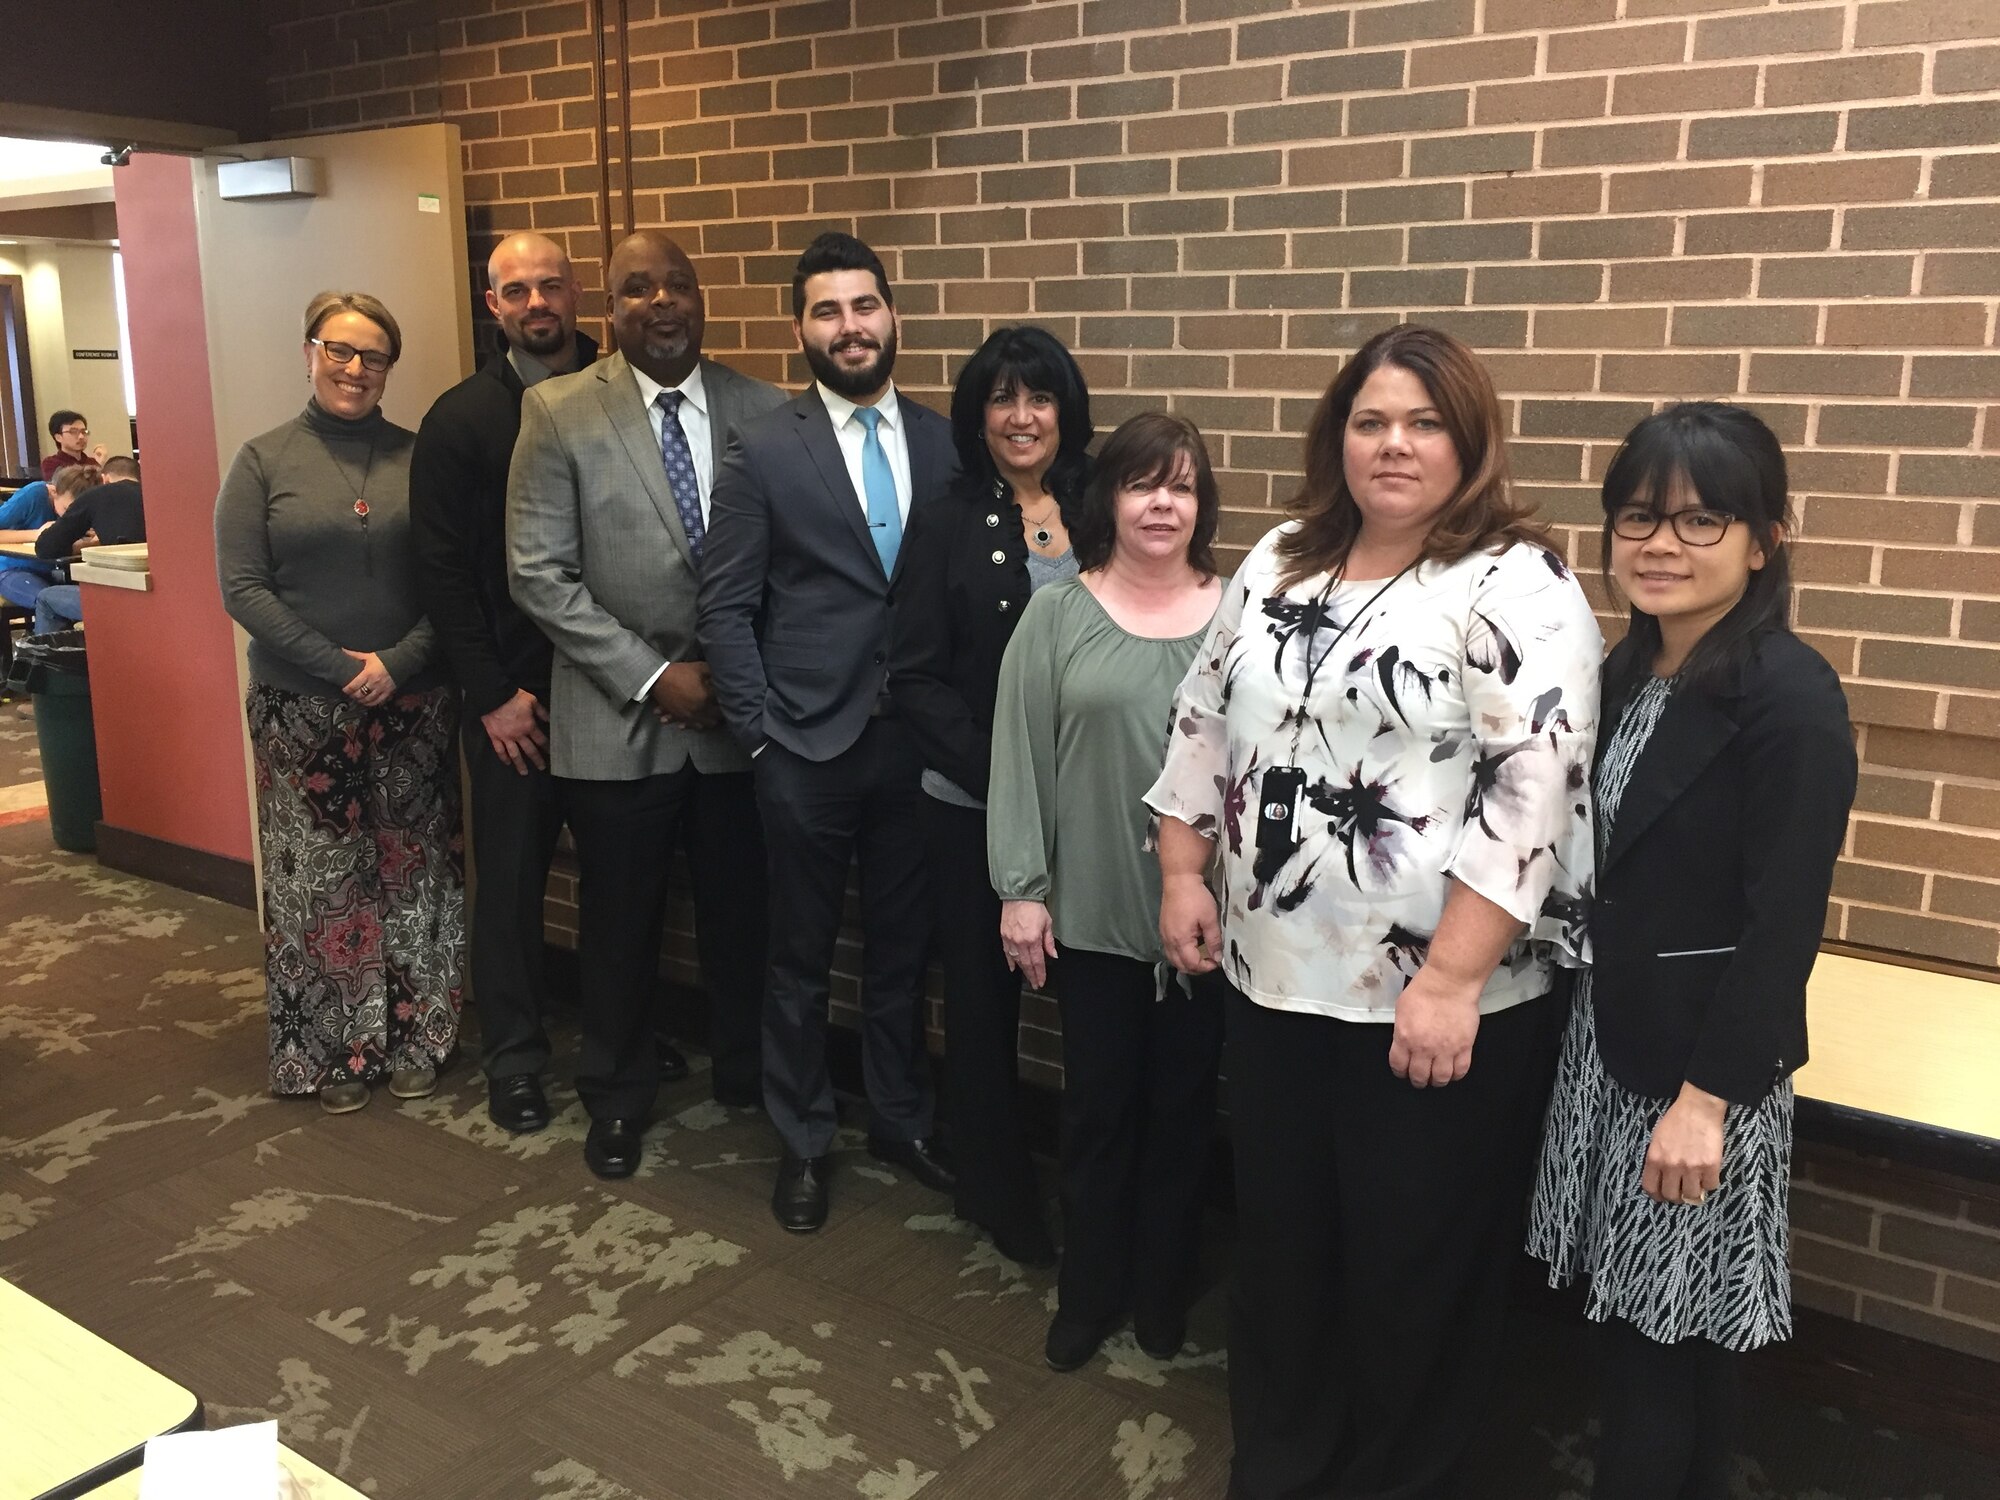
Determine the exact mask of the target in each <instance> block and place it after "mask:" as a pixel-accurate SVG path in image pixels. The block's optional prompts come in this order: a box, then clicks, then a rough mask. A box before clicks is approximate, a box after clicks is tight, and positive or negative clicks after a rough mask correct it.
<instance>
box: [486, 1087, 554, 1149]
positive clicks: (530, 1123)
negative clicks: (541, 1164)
mask: <svg viewBox="0 0 2000 1500" xmlns="http://www.w3.org/2000/svg"><path fill="white" fill-rule="evenodd" d="M486 1113H487V1114H489V1115H491V1116H492V1117H493V1123H494V1124H495V1125H498V1126H499V1127H500V1128H501V1129H502V1130H509V1131H512V1132H513V1133H514V1134H515V1135H531V1134H533V1133H534V1132H535V1131H537V1130H541V1129H543V1128H544V1127H546V1126H547V1125H548V1123H549V1101H548V1097H547V1096H546V1095H545V1094H543V1093H542V1080H541V1079H539V1078H537V1077H536V1076H535V1075H534V1074H533V1073H514V1074H510V1075H509V1076H508V1077H506V1078H489V1079H487V1080H486Z"/></svg>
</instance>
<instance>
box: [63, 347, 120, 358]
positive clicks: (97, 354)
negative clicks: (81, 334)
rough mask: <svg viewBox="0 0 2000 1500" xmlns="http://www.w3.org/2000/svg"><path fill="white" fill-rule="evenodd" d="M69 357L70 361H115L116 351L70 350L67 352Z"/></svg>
mask: <svg viewBox="0 0 2000 1500" xmlns="http://www.w3.org/2000/svg"><path fill="white" fill-rule="evenodd" d="M69 357H70V358H71V359H116V358H117V357H118V351H117V350H116V349H72V350H70V351H69Z"/></svg>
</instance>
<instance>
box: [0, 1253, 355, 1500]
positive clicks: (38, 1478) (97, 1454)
mask: <svg viewBox="0 0 2000 1500" xmlns="http://www.w3.org/2000/svg"><path fill="white" fill-rule="evenodd" d="M0 1411H4V1412H6V1413H7V1422H6V1429H7V1440H6V1441H5V1442H4V1443H0V1495H6V1496H9V1497H13V1496H22V1497H33V1496H41V1495H47V1494H49V1493H51V1492H57V1493H62V1494H81V1493H83V1492H82V1491H78V1490H73V1489H70V1488H69V1485H70V1484H71V1483H72V1482H73V1481H75V1480H77V1479H79V1478H81V1477H82V1476H83V1475H85V1474H89V1473H91V1472H92V1471H93V1470H95V1469H97V1468H98V1467H99V1466H101V1465H107V1464H117V1463H120V1462H124V1461H126V1460H128V1459H129V1463H130V1464H131V1465H136V1464H137V1463H138V1462H139V1457H140V1450H141V1449H142V1448H143V1447H144V1445H145V1442H146V1439H148V1438H151V1437H158V1436H159V1435H160V1434H161V1433H163V1432H174V1431H177V1430H180V1429H182V1428H186V1427H198V1426H200V1425H201V1403H200V1402H199V1401H197V1400H196V1399H195V1397H194V1393H193V1392H191V1391H189V1390H187V1389H186V1388H185V1387H183V1386H179V1385H176V1384H175V1383H174V1382H173V1381H171V1380H169V1379H167V1377H166V1376H164V1375H162V1374H160V1373H159V1372H158V1371H157V1370H154V1369H151V1368H149V1367H148V1366H146V1365H143V1364H141V1363H140V1362H139V1361H138V1360H136V1359H134V1358H133V1357H132V1356H131V1355H129V1354H127V1353H125V1352H124V1351H123V1350H120V1349H117V1348H115V1347H113V1346H112V1345H110V1344H108V1343H106V1342H105V1341H104V1340H103V1339H101V1338H99V1337H98V1336H97V1335H96V1334H94V1333H92V1332H91V1331H90V1330H89V1329H87V1328H84V1327H82V1326H81V1325H79V1324H76V1323H73V1322H71V1321H70V1320H69V1319H68V1318H66V1317H64V1316H63V1315H62V1314H61V1313H59V1312H57V1311H56V1310H55V1309H54V1308H52V1307H48V1306H46V1305H44V1304H43V1303H41V1302H38V1301H36V1300H35V1299H34V1298H33V1297H31V1296H29V1295H28V1294H27V1293H26V1292H24V1291H22V1290H21V1289H20V1288H19V1287H17V1286H14V1285H13V1284H12V1283H10V1282H7V1281H4V1280H0ZM134 1493H135V1494H136V1493H137V1490H136V1487H135V1489H134ZM336 1493H337V1492H336ZM315 1500H317V1497H315Z"/></svg>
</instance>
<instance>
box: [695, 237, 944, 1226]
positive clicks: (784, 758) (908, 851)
mask: <svg viewBox="0 0 2000 1500" xmlns="http://www.w3.org/2000/svg"><path fill="white" fill-rule="evenodd" d="M892 296H893V294H892V293H891V291H890V288H889V280H888V277H887V276H886V275H885V274H884V273H883V270H882V263H881V261H880V260H878V259H877V258H876V256H875V252H874V251H872V250H870V249H869V248H868V247H867V246H866V245H864V244H862V243H861V242H860V241H859V240H857V239H855V238H853V237H852V236H851V235H844V234H823V235H821V236H820V237H819V238H818V239H816V240H814V241H813V243H812V244H811V245H809V246H808V247H807V248H806V251H805V254H804V255H802V256H801V257H800V258H799V263H798V266H797V269H796V270H795V272H794V274H793V279H792V310H793V320H794V329H795V331H796V333H797V336H798V339H799V347H800V349H801V350H802V351H803V352H804V354H805V358H806V363H807V364H808V365H809V366H810V367H811V368H812V371H813V374H814V375H815V376H816V377H817V379H816V380H815V381H814V383H813V385H812V386H811V388H810V389H808V390H807V391H805V392H804V394H802V395H800V396H799V397H798V398H797V399H795V400H792V401H789V402H787V403H786V404H785V405H784V406H782V407H780V408H779V409H778V410H777V411H775V412H772V413H771V414H770V415H768V416H765V417H761V418H759V419H757V420H756V421H754V422H752V423H750V424H749V425H747V426H746V427H745V428H744V429H743V431H742V432H741V434H740V435H739V440H738V441H737V443H736V444H735V445H734V446H732V447H731V448H730V450H729V452H728V455H727V456H726V457H725V459H724V460H723V465H722V470H721V472H720V474H719V475H718V476H717V478H716V481H715V519H714V525H713V527H712V529H711V531H710V534H709V554H708V566H707V569H706V571H705V572H704V573H703V575H702V584H701V620H700V624H701V640H702V646H703V648H704V651H705V653H706V655H707V657H708V661H709V665H710V668H711V669H712V670H713V672H714V674H715V696H716V702H717V703H718V704H719V705H720V707H721V710H722V716H723V718H724V719H725V720H726V721H727V723H728V725H729V728H730V730H731V731H732V732H733V733H734V734H735V736H736V738H737V740H738V742H739V743H740V744H741V745H742V746H743V748H744V749H745V750H747V751H749V752H750V753H751V754H752V755H753V756H754V757H755V759H754V761H753V767H754V769H753V774H754V776H755V779H756V783H757V804H758V807H759V809H760V810H761V811H762V813H763V816H764V828H765V833H766V836H767V838H768V839H769V842H770V849H771V891H772V897H773V906H774V909H776V910H778V911H781V912H783V913H784V920H783V921H782V922H779V923H777V924H775V925H774V927H773V930H772V934H771V970H770V980H769V984H768V988H767V990H766V993H765V1000H764V1104H765V1108H766V1109H768V1110H769V1111H770V1114H771V1120H772V1123H773V1124H774V1125H776V1126H777V1128H778V1134H779V1136H780V1137H781V1138H782V1139H783V1142H784V1148H785V1154H784V1159H783V1162H782V1164H781V1166H780V1167H779V1171H778V1181H777V1187H776V1189H775V1191H774V1193H773V1195H772V1202H771V1207H772V1211H773V1213H775V1214H776V1216H777V1219H778V1222H779V1223H780V1224H782V1225H784V1226H785V1228H787V1229H793V1230H799V1231H809V1230H814V1229H818V1228H819V1227H820V1225H821V1224H823V1223H825V1222H826V1162H825V1157H826V1154H827V1150H828V1148H829V1147H830V1146H831V1145H832V1144H833V1136H834V1130H835V1126H836V1124H837V1121H836V1119H835V1115H834V1099H833V1085H832V1082H831V1080H830V1078H829V1076H828V1073H827V1066H826V1027H827V1014H826V1008H827V991H828V982H827V981H828V974H829V970H830V969H831V968H832V964H833V954H834V945H835V943H836V941H837V940H838V938H839V934H840V919H841V911H842V905H843V898H844V895H845V892H846V886H847V869H848V864H849V861H850V860H851V859H853V858H855V857H857V856H858V859H859V863H860V867H861V916H862V923H863V927H864V930H865V939H866V947H865V949H864V952H863V956H862V979H861V1064H862V1073H863V1077H864V1079H865V1081H866V1084H867V1089H868V1104H869V1114H870V1119H869V1130H868V1149H869V1151H870V1152H871V1153H872V1154H874V1155H875V1156H877V1157H878V1158H880V1159H882V1160H885V1161H890V1162H894V1163H896V1164H897V1165H899V1166H902V1167H904V1168H906V1169H907V1170H908V1171H910V1172H911V1174H912V1175H914V1176H915V1177H916V1178H917V1180H918V1181H919V1182H922V1183H924V1184H926V1185H927V1186H929V1187H932V1188H935V1189H938V1190H940V1191H947V1192H948V1191H950V1189H951V1187H952V1185H953V1181H954V1179H953V1177H952V1173H951V1170H950V1168H949V1167H948V1166H947V1165H946V1164H945V1162H944V1161H943V1159H942V1158H941V1157H940V1156H939V1155H938V1153H937V1152H936V1150H935V1147H934V1145H933V1143H932V1141H931V1139H930V1135H931V1121H932V1109H933V1099H932V1094H931V1087H930V1079H929V1068H928V1060H927V1059H926V1057H925V1054H924V1040H923V1011H922V1004H923V978H924V958H925V952H926V949H927V947H928V945H929V941H930V914H929V903H928V901H927V899H926V897H925V893H924V877H923V841H922V835H921V832H920V826H921V814H920V807H921V802H922V793H921V791H920V790H919V787H918V780H919V777H920V776H921V775H922V771H923V764H922V758H921V756H920V754H919V752H918V749H917V745H916V741H915V739H914V738H913V737H912V735H911V734H910V732H909V729H908V727H907V726H906V725H904V724H903V723H901V722H900V721H899V720H898V719H897V718H896V717H895V705H894V704H893V702H891V700H890V699H889V697H888V694H887V692H886V690H885V686H884V684H885V680H886V677H887V667H886V663H887V661H888V649H889V639H888V637H889V601H890V598H891V595H892V594H893V591H894V589H895V586H896V582H897V579H898V577H899V576H900V574H899V568H900V566H901V564H900V562H899V558H900V556H901V552H900V547H901V541H902V534H903V527H904V524H905V523H906V522H907V520H908V519H909V517H910V516H911V514H912V513H913V512H914V511H915V510H916V509H917V508H918V507H921V506H929V505H935V504H941V503H943V498H944V495H945V493H946V491H947V489H948V488H949V486H950V483H951V480H952V475H953V472H954V470H955V468H956V462H955V459H954V456H953V450H952V442H951V424H950V423H949V422H947V421H945V419H944V418H942V417H940V416H937V415H935V414H934V413H932V412H929V411H926V410H925V409H924V408H923V407H921V406H919V405H917V404H916V403H915V402H914V401H910V400H907V399H899V397H898V395H897V392H896V388H895V386H894V385H893V384H892V383H891V382H890V374H891V372H892V371H893V370H894V368H895V362H896V331H897V323H896V312H895V307H894V305H893V301H892Z"/></svg>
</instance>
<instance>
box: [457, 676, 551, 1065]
mask: <svg viewBox="0 0 2000 1500" xmlns="http://www.w3.org/2000/svg"><path fill="white" fill-rule="evenodd" d="M463 732H464V738H465V776H466V782H467V784H468V786H469V787H470V788H471V792H472V809H471V810H472V868H473V891H472V904H471V911H470V920H471V923H472V940H471V945H470V946H471V958H470V966H471V971H472V1003H473V1005H474V1007H475V1008H476V1010H477V1012H478V1015H479V1041H480V1048H481V1051H482V1053H483V1059H484V1067H485V1070H486V1076H487V1077H488V1078H510V1077H512V1076H514V1075H515V1074H517V1073H539V1072H541V1071H542V1069H544V1068H546V1067H547V1066H548V1065H549V1038H548V1033H547V1032H546V1031H545V1030H544V1029H543V1025H542V1015H543V1013H544V1012H545V1011H546V1010H547V1008H548V1004H547V1002H548V990H547V982H546V980H545V979H544V977H543V968H544V965H543V961H542V951H543V941H542V929H543V921H542V898H543V895H544V893H545V892H546V891H547V889H548V883H549V861H550V860H551V859H553V858H554V857H555V852H556V838H557V836H558V835H559V834H560V833H561V832H562V825H563V783H561V782H559V781H557V780H556V778H555V777H553V776H551V775H550V774H549V773H548V772H547V771H537V770H535V769H534V768H533V767H532V766H531V767H529V769H528V774H527V775H525V776H523V775H521V774H520V772H518V771H516V770H515V769H514V768H513V767H512V766H510V765H508V764H507V763H506V762H505V761H503V760H502V759H501V758H500V757H499V756H497V755H495V754H494V753H493V742H492V741H491V740H489V739H487V737H486V729H485V726H484V725H482V724H481V723H480V721H479V718H478V716H477V715H476V714H468V715H467V716H466V720H465V724H464V727H463Z"/></svg>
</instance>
